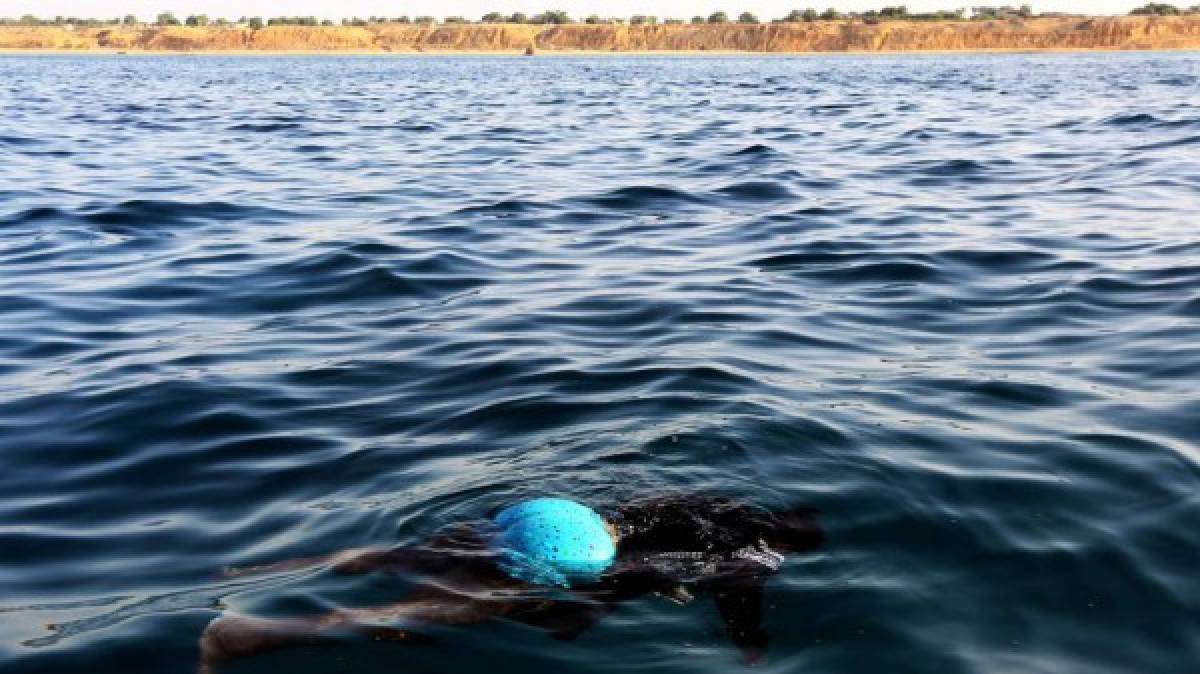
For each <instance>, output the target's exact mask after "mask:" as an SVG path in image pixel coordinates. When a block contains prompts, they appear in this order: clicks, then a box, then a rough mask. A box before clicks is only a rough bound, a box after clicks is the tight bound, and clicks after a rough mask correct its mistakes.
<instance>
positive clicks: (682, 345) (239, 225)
mask: <svg viewBox="0 0 1200 674" xmlns="http://www.w3.org/2000/svg"><path fill="white" fill-rule="evenodd" d="M0 110H2V116H0V457H2V464H0V670H3V671H4V672H6V673H18V672H21V673H23V672H68V671H70V672H75V671H89V672H102V671H103V672H118V671H120V672H188V671H191V670H192V668H193V667H194V663H195V659H196V655H197V648H196V638H197V636H198V635H199V634H200V631H201V630H202V629H203V627H204V625H205V624H206V623H207V622H208V621H209V620H210V619H212V618H213V617H214V616H215V615H217V608H218V606H223V607H228V608H230V609H234V610H237V611H240V612H243V613H251V614H258V615H267V614H270V615H305V614H311V613H319V612H322V611H327V610H330V609H332V608H335V607H339V606H362V605H371V604H372V603H376V604H377V603H384V602H387V601H388V600H390V599H394V598H395V597H397V596H398V595H400V594H402V592H403V591H404V589H405V588H406V587H407V585H406V581H405V580H404V579H398V578H389V577H386V576H366V577H354V578H350V579H345V578H337V577H334V576H332V575H330V574H328V573H325V572H321V571H316V572H304V573H299V574H296V573H293V574H282V575H275V576H267V577H255V578H245V579H238V580H235V581H230V580H223V581H222V580H214V577H215V574H216V573H217V572H218V570H219V569H220V568H221V567H223V566H225V565H229V564H245V563H257V562H267V561H272V560H277V559H282V558H287V557H290V556H296V555H308V554H318V553H321V552H326V551H330V550H337V549H341V548H346V547H352V546H364V545H388V544H392V543H394V542H397V541H416V540H419V539H420V538H421V537H422V536H424V535H426V534H428V533H429V532H430V531H432V530H433V529H434V528H435V527H437V526H438V525H440V524H443V523H446V522H449V521H455V520H462V519H470V518H476V517H480V516H482V515H484V514H486V513H487V512H488V511H490V510H492V509H494V508H496V507H498V506H500V505H503V504H506V503H509V502H512V501H513V500H515V499H518V498H520V497H525V496H531V495H542V494H558V495H566V496H572V497H574V498H579V499H583V500H587V501H589V502H591V503H593V504H596V505H597V506H605V505H611V504H614V503H617V502H619V501H621V500H622V499H625V498H629V497H633V496H639V495H646V494H653V493H658V492H662V491H664V490H669V489H696V490H702V491H711V492H716V493H721V494H727V495H733V496H737V497H741V498H745V499H749V500H752V501H754V502H756V503H759V504H762V505H765V506H769V507H777V506H783V505H788V504H807V505H811V506H816V507H819V508H820V509H821V510H822V511H823V512H824V515H823V522H824V525H825V527H826V529H827V541H826V544H825V545H824V547H823V548H822V549H821V550H820V551H819V552H818V553H816V554H813V555H808V556H804V557H798V558H792V559H791V560H790V561H789V562H788V564H787V565H786V566H785V567H784V568H783V570H782V573H781V574H780V575H779V576H777V577H775V578H774V579H773V580H772V581H771V582H770V584H769V586H768V592H769V594H768V607H767V611H766V620H767V625H768V627H769V629H770V632H771V634H772V644H771V652H770V659H769V661H768V662H767V663H766V664H764V665H761V666H760V667H759V668H758V669H757V671H763V672H805V673H814V674H815V673H825V672H937V673H938V674H958V673H963V674H967V673H971V674H974V673H985V672H986V673H991V672H1022V673H1040V672H1045V673H1050V672H1054V673H1062V672H1089V673H1095V672H1102V673H1104V672H1164V673H1167V672H1170V673H1173V672H1185V671H1196V670H1195V667H1196V663H1197V662H1200V580H1198V579H1197V570H1198V569H1200V541H1198V538H1197V532H1198V531H1200V496H1198V493H1200V492H1198V489H1197V487H1200V466H1198V464H1200V221H1198V220H1197V217H1198V216H1197V213H1198V212H1200V56H1198V55H1196V54H1186V53H1185V54H1098V55H1038V56H1034V55H1007V56H994V55H993V56H988V55H982V56H936V57H931V56H912V57H848V58H847V57H805V58H696V59H693V58H596V59H575V58H547V59H519V58H333V57H331V58H266V57H263V58H223V57H207V56H206V57H144V58H143V57H79V58H76V57H12V56H10V57H4V58H0ZM438 636H439V637H440V640H439V643H436V644H433V645H430V646H425V647H405V646H401V645H396V644H389V643H365V642H363V643H350V644H347V645H345V646H343V647H339V648H332V649H315V650H313V649H310V650H301V651H293V652H280V653H276V654H271V655H266V656H262V657H260V658H258V659H254V660H249V661H245V662H243V663H241V664H240V665H239V666H237V667H234V668H231V669H230V670H229V671H230V672H235V673H236V672H276V671H288V672H295V673H297V674H300V673H302V672H356V673H360V672H394V671H405V672H448V671H513V672H517V671H519V672H561V671H572V672H600V671H622V672H656V673H657V672H697V671H705V672H727V671H730V670H731V669H732V670H736V669H737V668H738V667H740V666H741V665H740V664H739V660H738V657H737V654H736V651H735V650H734V649H733V648H732V647H731V646H730V645H729V643H728V641H727V640H726V639H725V637H724V636H723V634H722V630H721V626H720V622H719V620H718V618H717V616H716V613H715V611H713V610H712V607H711V605H710V604H709V603H707V602H705V601H697V602H694V603H692V604H690V605H687V606H682V607H681V606H676V605H674V604H670V603H668V602H666V601H663V600H661V599H657V598H646V599H644V600H640V601H635V602H632V603H630V604H628V605H625V606H624V607H623V608H622V610H621V611H619V612H618V613H617V614H616V615H614V616H613V617H611V618H610V619H608V620H606V621H604V622H603V623H601V624H600V625H598V626H597V627H595V628H594V629H593V630H591V631H589V632H588V633H586V634H584V635H583V636H582V637H581V638H580V639H579V640H577V641H575V642H573V643H561V642H557V641H553V640H551V639H548V638H547V637H546V636H545V635H544V634H542V633H540V632H538V631H536V630H533V629H531V628H527V627H522V626H519V625H515V624H508V623H496V624H491V625H487V626H483V627H479V628H462V629H443V630H441V631H439V632H438Z"/></svg>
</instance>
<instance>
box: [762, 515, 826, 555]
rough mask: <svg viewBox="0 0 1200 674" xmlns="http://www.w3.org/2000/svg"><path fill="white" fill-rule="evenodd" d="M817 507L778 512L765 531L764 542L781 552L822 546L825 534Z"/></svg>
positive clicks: (809, 549)
mask: <svg viewBox="0 0 1200 674" xmlns="http://www.w3.org/2000/svg"><path fill="white" fill-rule="evenodd" d="M818 512H819V511H818V510H817V509H816V508H804V507H798V508H792V509H790V510H787V511H784V512H782V513H776V514H774V515H773V516H772V518H771V520H772V521H771V524H770V526H768V527H767V531H765V532H764V533H763V542H764V543H766V544H767V545H768V546H770V547H771V549H773V550H778V551H780V552H809V551H811V550H815V549H817V548H818V547H820V546H821V543H822V541H824V540H825V534H824V532H823V531H821V524H820V522H818V521H817V514H818Z"/></svg>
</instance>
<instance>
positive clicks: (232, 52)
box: [0, 47, 1200, 58]
mask: <svg viewBox="0 0 1200 674" xmlns="http://www.w3.org/2000/svg"><path fill="white" fill-rule="evenodd" d="M1154 52H1161V53H1184V52H1200V47H1148V48H1142V49H1137V48H1129V47H1040V48H1018V47H998V48H995V47H994V48H966V49H877V50H868V49H847V50H830V51H793V52H782V51H751V50H738V49H650V50H646V49H641V50H632V49H631V50H627V51H614V50H601V49H544V50H538V51H537V53H535V54H533V55H529V54H525V53H524V52H522V51H519V50H505V49H474V50H471V49H424V50H417V49H406V50H399V49H191V50H170V49H112V48H107V47H95V48H87V49H66V48H61V47H44V48H43V47H0V56H36V55H39V54H40V55H46V56H72V55H73V56H85V55H94V56H266V57H270V56H395V57H436V56H512V57H520V58H538V57H564V56H589V57H613V56H689V57H691V56H765V57H770V58H787V57H795V56H874V55H878V56H898V55H902V54H912V55H915V56H946V55H953V54H1026V55H1029V54H1081V53H1110V54H1111V53H1129V54H1145V53H1154Z"/></svg>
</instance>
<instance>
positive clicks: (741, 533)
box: [199, 494, 822, 674]
mask: <svg viewBox="0 0 1200 674" xmlns="http://www.w3.org/2000/svg"><path fill="white" fill-rule="evenodd" d="M606 520H607V522H608V523H609V529H610V533H611V534H612V535H613V536H614V539H615V540H616V541H617V556H616V559H615V560H614V562H613V564H612V566H611V567H609V569H607V570H606V571H605V572H604V574H603V575H602V576H600V577H599V578H597V579H595V580H593V581H591V582H587V583H583V584H577V585H575V586H573V587H571V588H570V590H561V589H554V588H545V587H539V586H534V585H531V584H529V583H526V582H524V581H521V580H517V579H514V578H513V577H511V576H509V575H508V574H507V573H505V572H504V571H503V570H501V568H500V567H499V566H498V565H497V557H496V553H495V551H494V550H493V549H492V548H491V547H490V546H489V545H488V542H487V535H488V533H487V527H486V526H485V525H479V524H463V525H452V526H449V527H446V528H445V529H443V530H441V531H440V532H439V533H438V534H437V535H435V536H434V537H433V538H431V539H430V540H429V541H428V542H426V543H424V544H420V545H409V546H398V547H395V548H392V549H388V550H376V549H359V550H349V551H346V552H343V553H338V554H336V555H329V556H324V557H315V558H308V559H298V560H290V561H286V562H280V563H276V564H270V565H266V566H259V567H248V568H242V569H232V570H229V571H227V572H226V575H227V576H240V575H247V574H252V573H267V572H274V571H284V570H289V569H298V568H304V567H310V566H318V565H328V566H329V568H330V569H331V570H332V571H333V572H334V573H338V574H365V573H386V574H393V575H403V576H406V577H418V578H420V579H422V582H421V583H420V584H419V585H418V587H417V588H416V589H415V590H413V591H412V592H410V593H408V594H407V595H406V596H405V597H403V598H402V599H401V600H400V601H398V602H395V603H392V604H389V605H385V606H379V607H370V608H355V609H344V610H339V611H335V612H332V613H328V614H325V615H321V616H313V617H305V618H294V619H264V618H254V617H248V616H239V615H233V614H227V615H225V616H222V617H220V618H218V619H216V620H214V621H213V622H212V623H210V624H209V625H208V627H207V629H205V631H204V635H203V636H202V637H201V639H200V649H201V661H200V670H199V671H200V672H201V674H212V673H213V672H215V671H216V670H217V669H218V668H219V667H220V666H221V665H223V664H225V663H228V662H230V661H231V660H234V659H238V658H243V657H249V656H252V655H255V654H258V653H263V652H267V651H272V650H278V649H282V648H289V647H297V646H315V645H330V644H334V643H337V642H338V641H339V640H340V639H341V638H343V637H345V636H349V635H354V634H357V635H363V636H366V637H367V638H371V639H375V640H387V641H395V642H399V643H412V644H417V643H428V642H429V641H431V638H430V637H428V636H425V635H423V634H422V633H421V632H420V627H421V626H422V625H450V626H454V625H470V624H476V623H481V622H484V621H487V620H493V619H503V620H511V621H514V622H518V623H522V624H526V625H531V626H534V627H538V628H540V629H543V630H545V631H546V632H547V633H548V634H549V635H550V636H551V637H554V638H556V639H561V640H571V639H574V638H576V637H578V636H579V635H580V634H582V633H583V632H584V631H586V630H587V629H588V628H589V627H590V626H591V625H593V624H594V623H595V622H596V621H598V620H600V619H601V618H603V617H604V616H605V615H607V614H608V613H611V612H612V611H614V610H616V608H617V606H618V605H619V604H620V603H621V602H623V601H627V600H630V599H634V598H636V597H641V596H644V595H647V594H658V595H661V596H664V597H666V598H668V599H672V600H674V601H677V602H680V603H686V602H688V601H690V600H691V599H692V592H693V591H698V592H707V593H709V594H711V595H712V597H713V599H714V600H715V602H716V606H717V611H718V613H719V614H720V616H721V620H722V622H723V624H724V626H725V630H726V633H727V634H728V635H729V637H730V640H731V641H732V642H733V643H734V645H735V646H737V647H738V649H739V650H740V651H741V652H742V654H743V656H744V657H745V659H746V660H747V661H748V662H751V663H753V662H757V661H760V660H761V659H762V658H763V657H765V655H766V649H767V642H768V639H769V638H768V635H767V633H766V630H765V629H764V628H763V626H762V607H763V588H764V584H765V582H766V579H767V578H768V577H770V576H771V575H773V574H774V573H775V572H776V569H777V567H778V563H779V561H782V559H783V555H786V554H790V553H803V552H809V551H812V550H814V549H816V548H817V547H818V546H819V545H820V544H821V541H822V533H821V529H820V526H819V524H818V523H817V519H816V511H814V510H812V509H809V508H795V509H792V510H788V511H785V512H781V513H771V512H768V511H766V510H762V509H759V508H755V507H753V506H749V505H746V504H743V503H740V502H737V501H733V500H730V499H723V498H719V497H707V496H702V495H693V494H677V495H668V496H661V497H655V498H651V499H644V500H640V501H634V502H631V503H628V504H626V505H623V506H621V507H620V508H617V509H616V510H614V511H613V512H612V513H611V514H610V515H609V516H608V517H607V518H606Z"/></svg>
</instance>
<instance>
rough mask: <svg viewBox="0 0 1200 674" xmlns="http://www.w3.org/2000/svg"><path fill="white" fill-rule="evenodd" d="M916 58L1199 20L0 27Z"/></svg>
mask: <svg viewBox="0 0 1200 674" xmlns="http://www.w3.org/2000/svg"><path fill="white" fill-rule="evenodd" d="M531 45H532V46H534V47H536V48H537V49H538V50H542V51H562V52H570V51H611V52H624V51H725V50H732V51H748V52H777V53H786V52H820V51H917V50H957V49H964V50H970V49H1200V16H1183V17H1140V16H1139V17H1132V16H1131V17H1097V18H1090V19H1061V18H1056V19H1027V20H1023V21H1017V20H997V21H956V22H938V23H915V22H899V21H897V22H886V23H880V24H875V25H867V24H863V23H849V22H834V21H818V22H814V23H776V24H759V25H744V24H720V25H712V24H703V25H690V24H685V25H669V26H668V25H657V26H623V25H580V24H572V25H564V26H533V25H524V24H488V25H438V26H414V25H405V24H373V25H370V26H364V27H355V26H329V27H325V26H321V27H300V26H271V27H267V28H263V29H260V30H252V29H249V28H242V27H207V28H188V27H183V26H173V27H163V28H160V27H155V26H150V27H140V28H134V27H122V26H100V27H94V28H77V29H74V30H71V29H69V28H67V27H60V26H36V27H26V26H2V27H0V49H5V48H6V49H80V50H86V49H97V48H99V49H118V50H130V51H133V50H144V51H240V50H249V51H400V52H417V51H426V52H437V51H478V52H516V51H523V50H524V49H525V48H526V47H529V46H531Z"/></svg>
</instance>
